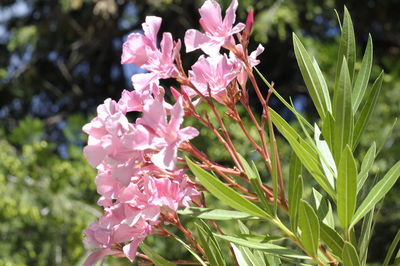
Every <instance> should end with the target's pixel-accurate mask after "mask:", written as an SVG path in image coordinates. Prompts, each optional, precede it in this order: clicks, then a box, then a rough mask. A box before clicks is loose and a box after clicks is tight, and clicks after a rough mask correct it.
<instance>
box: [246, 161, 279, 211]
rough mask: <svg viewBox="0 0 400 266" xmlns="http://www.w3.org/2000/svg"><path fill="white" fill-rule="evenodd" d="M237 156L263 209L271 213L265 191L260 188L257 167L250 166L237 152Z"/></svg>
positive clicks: (260, 183)
mask: <svg viewBox="0 0 400 266" xmlns="http://www.w3.org/2000/svg"><path fill="white" fill-rule="evenodd" d="M239 158H240V161H241V162H242V165H243V167H244V171H245V172H246V175H247V177H248V178H249V180H250V182H251V185H252V187H253V188H254V190H255V192H256V194H257V196H258V198H259V199H260V202H261V204H262V205H263V207H264V210H265V211H266V212H268V213H269V214H272V213H271V210H270V208H269V205H268V202H267V199H266V197H265V193H264V191H263V190H262V188H261V185H262V182H261V178H260V175H259V173H258V171H257V168H252V167H251V166H250V164H249V163H248V162H247V161H246V159H245V158H243V156H242V155H240V154H239Z"/></svg>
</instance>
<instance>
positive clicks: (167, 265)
mask: <svg viewBox="0 0 400 266" xmlns="http://www.w3.org/2000/svg"><path fill="white" fill-rule="evenodd" d="M140 249H141V250H142V251H143V253H144V254H145V255H147V256H148V257H149V258H150V259H151V261H152V262H153V263H154V264H155V265H156V266H173V265H175V264H173V263H171V262H169V261H167V260H166V259H164V258H163V257H161V256H160V255H158V254H157V252H155V251H154V250H153V249H152V248H150V247H149V246H148V245H146V244H145V243H141V244H140Z"/></svg>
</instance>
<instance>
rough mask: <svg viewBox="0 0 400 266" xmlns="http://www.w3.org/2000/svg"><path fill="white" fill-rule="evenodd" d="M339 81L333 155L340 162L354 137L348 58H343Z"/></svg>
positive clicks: (335, 106)
mask: <svg viewBox="0 0 400 266" xmlns="http://www.w3.org/2000/svg"><path fill="white" fill-rule="evenodd" d="M343 62H344V63H343V65H342V68H341V71H340V76H339V82H338V83H337V85H336V87H335V93H334V96H335V97H334V100H333V117H334V118H335V123H334V129H333V157H334V158H335V162H336V163H338V162H339V159H340V156H341V154H342V151H343V149H344V148H345V147H346V145H351V142H352V138H353V126H354V121H353V109H352V107H351V101H352V100H351V80H350V76H349V70H348V69H347V63H346V58H344V59H343Z"/></svg>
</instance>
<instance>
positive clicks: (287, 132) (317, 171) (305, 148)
mask: <svg viewBox="0 0 400 266" xmlns="http://www.w3.org/2000/svg"><path fill="white" fill-rule="evenodd" d="M269 115H270V116H271V120H272V122H273V123H274V125H275V126H276V127H277V128H278V130H279V132H280V133H281V134H282V135H283V136H284V137H285V139H286V140H287V141H288V142H289V144H290V146H291V147H292V149H293V151H294V152H295V153H296V155H297V157H298V158H299V159H300V161H301V163H302V164H303V165H304V167H305V168H306V169H307V170H308V172H309V173H310V174H311V175H312V176H313V178H314V179H315V180H316V181H317V182H318V184H319V185H320V186H321V187H322V188H323V189H324V190H325V191H326V192H327V193H328V194H329V196H331V197H332V198H333V199H335V198H336V195H335V192H334V190H333V188H332V186H331V185H330V184H329V181H328V180H327V178H326V177H325V175H324V174H323V173H322V170H321V166H320V164H321V163H320V162H319V158H318V154H317V152H316V151H315V149H314V148H313V147H312V146H310V145H309V144H308V143H307V142H306V141H305V140H304V139H303V138H302V137H300V135H299V134H298V133H297V132H296V130H294V129H293V128H292V127H291V126H290V125H289V124H288V123H287V122H286V121H285V120H284V119H283V118H282V117H281V116H280V115H279V114H277V113H276V112H275V111H274V110H273V109H271V108H270V109H269Z"/></svg>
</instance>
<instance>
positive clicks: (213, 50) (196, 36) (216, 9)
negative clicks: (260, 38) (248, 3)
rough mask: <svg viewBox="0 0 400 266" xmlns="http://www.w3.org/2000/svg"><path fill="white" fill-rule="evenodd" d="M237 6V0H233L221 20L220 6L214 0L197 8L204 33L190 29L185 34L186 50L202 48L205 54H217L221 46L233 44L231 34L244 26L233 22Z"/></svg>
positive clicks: (208, 0)
mask: <svg viewBox="0 0 400 266" xmlns="http://www.w3.org/2000/svg"><path fill="white" fill-rule="evenodd" d="M237 7H238V2H237V0H233V1H232V2H231V4H230V6H229V7H228V9H227V10H226V13H225V18H224V19H223V20H222V17H221V7H220V6H219V4H218V3H217V2H216V1H215V0H207V1H206V2H205V3H204V4H203V6H202V7H201V8H200V9H199V12H200V15H201V18H200V24H201V26H202V27H203V29H204V31H205V33H201V32H199V31H198V30H194V29H190V30H188V31H186V34H185V45H186V52H187V53H188V52H191V51H194V50H196V49H199V48H200V49H202V50H203V51H204V52H205V53H206V54H208V55H213V54H217V53H218V52H219V50H220V48H221V46H228V47H229V46H231V45H234V40H233V37H232V35H233V34H236V33H238V32H240V31H242V30H243V29H244V28H245V25H244V24H243V23H238V24H237V25H236V26H233V23H234V22H235V18H236V15H235V12H236V9H237Z"/></svg>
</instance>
